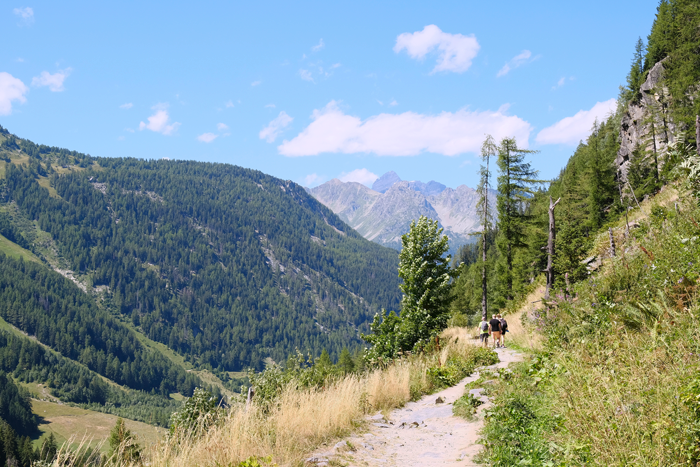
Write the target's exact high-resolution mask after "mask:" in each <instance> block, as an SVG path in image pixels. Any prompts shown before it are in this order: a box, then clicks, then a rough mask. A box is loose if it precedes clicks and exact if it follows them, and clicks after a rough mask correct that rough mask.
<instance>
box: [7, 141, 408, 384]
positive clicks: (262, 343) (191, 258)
mask: <svg viewBox="0 0 700 467" xmlns="http://www.w3.org/2000/svg"><path fill="white" fill-rule="evenodd" d="M2 139H3V141H0V145H2V149H0V153H1V154H0V155H3V156H4V157H5V158H6V160H8V159H9V160H10V161H11V162H10V163H2V164H3V165H4V166H5V167H4V174H5V180H3V187H2V191H1V192H2V193H3V196H2V205H0V210H7V211H8V212H12V215H13V222H15V224H17V225H24V224H26V225H29V226H30V227H29V229H30V230H31V229H38V231H41V232H44V233H45V234H46V235H47V236H49V238H50V240H51V242H53V243H52V249H54V250H56V251H57V254H56V258H57V261H62V262H63V266H60V269H61V270H62V271H63V273H64V274H65V275H66V276H67V277H70V278H72V279H73V280H75V281H76V282H78V283H79V284H80V285H81V286H82V287H84V288H85V290H86V291H87V292H88V293H91V294H97V295H98V296H100V299H101V303H103V304H104V306H105V307H107V308H108V309H110V310H112V311H113V312H114V313H117V314H118V315H119V316H122V317H124V318H127V319H130V320H131V321H132V323H133V324H134V326H136V328H137V329H138V330H140V331H141V332H143V333H144V334H145V335H147V336H148V337H149V338H150V339H152V340H155V341H157V342H161V343H164V344H166V345H167V346H169V347H170V348H171V349H173V350H175V351H176V352H178V353H180V354H182V355H185V356H186V358H187V359H189V360H190V361H192V362H193V363H195V365H203V366H204V367H210V368H215V369H219V370H241V369H243V368H246V367H249V366H253V367H257V368H261V367H262V366H263V361H264V359H266V358H268V357H271V358H273V359H274V360H277V361H281V360H284V359H285V358H286V357H287V355H288V354H289V353H290V352H293V351H294V349H295V348H299V349H300V350H302V351H306V350H308V351H311V352H313V353H318V352H320V350H321V349H322V348H327V349H328V350H329V351H330V352H331V354H332V355H333V354H337V353H338V352H339V351H340V350H341V349H342V348H343V347H353V346H356V345H359V332H360V331H364V330H366V323H367V321H368V320H369V319H371V317H372V316H373V315H374V313H375V312H377V311H378V310H379V309H380V308H389V309H396V307H397V305H398V301H399V290H398V278H397V277H396V267H397V265H398V258H397V255H396V252H395V251H392V250H389V249H384V248H382V247H380V246H378V245H376V244H373V243H371V242H368V241H366V240H365V239H363V238H362V237H361V236H360V235H358V234H357V233H356V232H354V231H353V230H352V229H350V228H349V227H348V226H347V225H345V224H344V223H343V222H342V221H341V220H340V219H339V218H338V216H336V215H335V214H333V212H332V211H331V210H329V209H327V208H326V207H325V206H323V205H322V204H320V203H318V202H317V201H316V200H315V199H314V198H313V197H311V196H309V195H308V194H307V193H306V192H305V191H304V190H303V189H302V188H301V187H299V186H298V185H296V184H294V183H291V182H289V181H283V180H279V179H276V178H274V177H270V176H267V175H265V174H263V173H261V172H257V171H252V170H247V169H243V168H240V167H235V166H230V165H225V164H206V163H197V162H186V161H165V160H162V161H139V160H133V159H95V158H91V157H89V156H85V155H82V154H78V153H73V152H71V151H67V150H63V149H60V148H52V147H48V146H37V145H34V144H33V143H31V142H29V141H27V140H22V139H20V138H17V137H15V136H13V135H10V134H9V133H5V134H4V135H2ZM3 206H4V207H3ZM20 221H22V222H20ZM23 223H24V224H23ZM25 233H26V234H27V235H26V236H25V237H26V238H27V239H31V241H32V251H33V252H34V253H35V254H37V256H39V257H41V258H44V260H46V261H47V262H49V263H51V264H53V263H52V262H51V261H49V260H48V259H47V258H48V256H50V254H49V253H48V252H47V249H43V250H42V249H41V248H40V245H38V242H37V241H34V240H33V238H34V237H32V235H33V234H32V233H31V232H29V231H27V230H26V229H25V231H23V235H24V234H25ZM53 266H54V268H55V269H59V265H58V264H57V263H56V264H53Z"/></svg>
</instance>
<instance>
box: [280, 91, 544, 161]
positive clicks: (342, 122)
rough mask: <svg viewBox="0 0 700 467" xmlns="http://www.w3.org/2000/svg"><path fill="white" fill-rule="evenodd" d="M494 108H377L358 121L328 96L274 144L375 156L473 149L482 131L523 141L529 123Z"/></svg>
mask: <svg viewBox="0 0 700 467" xmlns="http://www.w3.org/2000/svg"><path fill="white" fill-rule="evenodd" d="M504 112H505V110H504V108H503V107H502V108H501V109H499V110H497V111H495V112H494V111H483V112H478V111H474V112H472V111H469V110H467V109H462V110H458V111H457V112H454V113H452V112H442V113H440V114H438V115H425V114H418V113H415V112H404V113H401V114H387V113H383V114H379V115H375V116H373V117H370V118H368V119H366V120H364V121H362V120H361V119H360V118H358V117H354V116H352V115H346V114H345V113H343V111H341V110H340V109H339V108H338V104H337V103H336V102H335V101H331V102H330V103H329V104H328V105H326V107H325V108H323V109H321V110H315V111H314V112H313V114H312V116H311V117H312V119H313V122H311V124H310V125H309V126H308V127H306V128H305V129H304V130H303V131H302V132H301V133H299V134H298V135H297V136H296V137H295V138H293V139H292V140H291V141H284V142H283V143H282V144H281V145H280V146H278V150H279V152H280V154H283V155H285V156H292V157H294V156H312V155H317V154H321V153H324V152H330V153H344V154H352V153H361V152H363V153H370V152H371V153H375V154H377V155H379V156H414V155H417V154H420V153H422V152H432V153H437V154H443V155H446V156H455V155H457V154H462V153H465V152H478V151H479V150H480V148H481V144H482V143H483V141H484V136H485V135H486V134H490V135H492V136H493V137H494V138H495V139H496V140H499V139H501V138H503V137H505V136H511V137H513V136H514V137H515V138H516V140H517V141H518V144H519V145H520V146H522V147H527V144H528V138H529V136H530V131H531V130H532V127H531V126H530V124H529V123H528V122H526V121H525V120H523V119H521V118H519V117H516V116H511V115H506V114H505V113H504Z"/></svg>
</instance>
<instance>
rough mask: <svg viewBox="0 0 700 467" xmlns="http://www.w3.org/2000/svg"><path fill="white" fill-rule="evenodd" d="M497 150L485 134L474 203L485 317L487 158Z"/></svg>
mask: <svg viewBox="0 0 700 467" xmlns="http://www.w3.org/2000/svg"><path fill="white" fill-rule="evenodd" d="M497 150H498V148H497V146H496V143H495V142H494V140H493V137H491V135H487V136H486V139H485V140H484V144H483V145H482V146H481V157H482V159H484V161H485V162H486V165H482V166H481V169H480V170H479V173H480V175H481V180H480V182H479V186H478V187H477V188H476V191H477V193H479V201H478V202H477V205H476V213H477V215H478V216H479V221H480V222H481V263H482V264H481V316H482V317H483V318H484V319H486V317H487V315H488V284H487V280H486V250H487V245H486V237H487V235H488V232H489V230H491V227H492V222H493V213H492V212H491V210H490V209H489V208H490V206H489V184H490V181H491V172H490V170H489V160H490V159H491V157H494V156H495V155H496V151H497Z"/></svg>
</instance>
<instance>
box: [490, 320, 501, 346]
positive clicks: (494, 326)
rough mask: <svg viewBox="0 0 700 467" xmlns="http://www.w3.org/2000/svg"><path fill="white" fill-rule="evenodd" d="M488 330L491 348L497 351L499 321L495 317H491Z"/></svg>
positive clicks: (499, 335)
mask: <svg viewBox="0 0 700 467" xmlns="http://www.w3.org/2000/svg"><path fill="white" fill-rule="evenodd" d="M489 328H490V329H491V335H492V336H493V348H494V349H497V348H498V346H499V341H500V339H501V321H500V320H499V319H498V318H497V315H493V318H492V319H491V321H489Z"/></svg>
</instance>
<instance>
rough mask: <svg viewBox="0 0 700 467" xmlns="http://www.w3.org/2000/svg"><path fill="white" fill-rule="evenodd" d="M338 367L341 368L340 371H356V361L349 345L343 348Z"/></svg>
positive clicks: (345, 372) (346, 372)
mask: <svg viewBox="0 0 700 467" xmlns="http://www.w3.org/2000/svg"><path fill="white" fill-rule="evenodd" d="M338 368H340V371H342V372H343V373H344V374H348V373H352V372H353V371H355V362H354V361H353V359H352V356H351V355H350V351H349V350H348V348H347V347H343V350H342V351H341V352H340V357H338Z"/></svg>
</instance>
